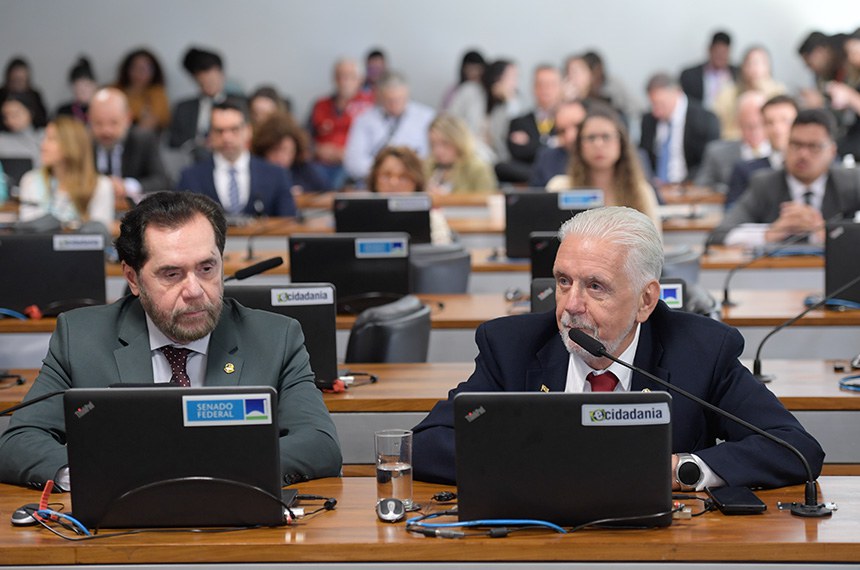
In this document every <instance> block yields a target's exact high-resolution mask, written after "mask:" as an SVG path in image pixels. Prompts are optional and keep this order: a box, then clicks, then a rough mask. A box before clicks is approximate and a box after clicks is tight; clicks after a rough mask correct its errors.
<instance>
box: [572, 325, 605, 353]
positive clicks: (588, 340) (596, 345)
mask: <svg viewBox="0 0 860 570" xmlns="http://www.w3.org/2000/svg"><path fill="white" fill-rule="evenodd" d="M567 338H569V339H570V340H572V341H573V342H575V343H576V344H578V345H579V346H581V347H582V348H584V349H585V351H586V352H588V353H589V354H591V355H592V356H605V355H606V347H605V346H603V343H602V342H600V341H599V340H597V339H596V338H594V337H593V336H591V335H589V334H587V333H585V332H584V331H583V330H582V329H575V328H572V329H570V330H569V331H568V332H567Z"/></svg>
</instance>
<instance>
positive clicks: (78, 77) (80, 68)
mask: <svg viewBox="0 0 860 570" xmlns="http://www.w3.org/2000/svg"><path fill="white" fill-rule="evenodd" d="M69 86H71V88H72V100H71V101H69V102H68V103H64V104H63V105H60V106H59V107H58V108H57V115H58V116H59V115H68V116H69V117H74V118H75V119H77V120H79V121H81V122H82V123H84V124H85V125H88V124H89V122H90V117H89V111H90V99H92V98H93V95H95V94H96V91H97V90H98V88H99V86H98V84H97V83H96V76H95V74H93V69H92V67H91V66H90V60H89V59H87V58H86V57H84V56H81V57H79V58H78V61H76V62H75V65H74V66H72V69H71V70H70V71H69Z"/></svg>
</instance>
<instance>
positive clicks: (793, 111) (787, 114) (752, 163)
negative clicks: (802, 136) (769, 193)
mask: <svg viewBox="0 0 860 570" xmlns="http://www.w3.org/2000/svg"><path fill="white" fill-rule="evenodd" d="M797 110H798V109H797V102H796V101H795V100H794V99H792V98H791V97H789V96H788V95H777V96H776V97H771V98H770V99H768V100H767V101H765V103H764V105H763V106H762V108H761V115H762V119H763V121H764V132H765V135H766V136H767V140H768V142H769V143H770V154H769V155H767V156H765V157H762V158H756V159H754V160H749V161H746V162H739V163H737V164H735V166H734V169H733V170H732V175H731V176H730V177H729V187H728V191H727V192H726V201H725V209H726V210H728V209H729V208H731V207H732V205H733V204H734V203H735V202H736V201H737V200H738V198H740V197H741V194H743V193H744V192H746V189H747V186H749V182H750V177H751V176H752V174H753V172H756V171H758V170H762V169H765V168H768V169H772V170H778V169H780V168H782V164H783V160H784V158H785V151H786V149H787V148H788V137H789V135H790V134H791V125H792V124H794V119H796V118H797Z"/></svg>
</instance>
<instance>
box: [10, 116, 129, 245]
mask: <svg viewBox="0 0 860 570" xmlns="http://www.w3.org/2000/svg"><path fill="white" fill-rule="evenodd" d="M41 150H42V167H41V168H39V169H37V170H31V171H30V172H28V173H26V174H25V175H24V177H23V178H22V179H21V192H20V195H19V198H20V201H21V206H20V209H19V211H18V216H19V218H20V220H21V221H22V222H26V221H30V220H34V219H37V218H40V217H42V216H45V215H52V216H54V217H55V218H57V219H58V220H59V221H60V222H61V223H62V224H63V225H64V226H66V227H68V228H71V229H75V228H77V227H80V226H81V225H83V224H85V223H87V222H99V223H101V224H103V225H104V226H105V228H106V229H108V230H109V229H110V227H111V223H112V222H113V219H114V192H113V186H112V185H111V182H110V180H109V179H108V178H107V177H105V176H100V175H98V174H97V173H96V170H95V167H94V163H93V147H92V142H90V138H89V135H88V134H87V130H86V128H85V127H84V125H83V124H82V123H81V122H79V121H78V120H76V119H73V118H71V117H57V118H56V119H54V120H53V121H51V122H50V123H48V126H47V127H46V128H45V138H44V139H43V140H42V149H41Z"/></svg>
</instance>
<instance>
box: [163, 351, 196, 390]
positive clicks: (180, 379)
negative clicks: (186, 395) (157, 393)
mask: <svg viewBox="0 0 860 570" xmlns="http://www.w3.org/2000/svg"><path fill="white" fill-rule="evenodd" d="M158 350H160V351H161V352H163V353H164V356H166V357H167V362H168V363H169V364H170V371H171V372H172V373H173V376H171V377H170V383H171V384H177V385H178V386H182V387H183V388H189V387H191V378H189V377H188V371H187V370H186V369H185V362H186V360H188V355H189V354H190V353H191V352H193V351H192V350H189V349H187V348H176V347H173V346H162V347H161V348H159V349H158Z"/></svg>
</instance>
